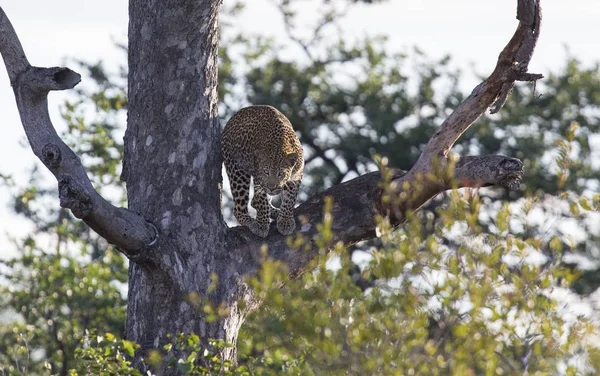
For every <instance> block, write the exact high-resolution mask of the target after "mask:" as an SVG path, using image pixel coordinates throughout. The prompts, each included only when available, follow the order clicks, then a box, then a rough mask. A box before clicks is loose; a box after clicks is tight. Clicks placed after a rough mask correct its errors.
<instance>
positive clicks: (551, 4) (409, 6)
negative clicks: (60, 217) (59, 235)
mask: <svg viewBox="0 0 600 376" xmlns="http://www.w3.org/2000/svg"><path fill="white" fill-rule="evenodd" d="M228 1H229V0H225V2H226V3H227V2H228ZM297 1H298V2H301V1H302V0H297ZM246 2H247V4H248V5H247V7H246V10H245V11H244V13H243V14H242V16H241V18H240V19H239V25H237V26H238V27H239V28H240V29H243V30H247V31H248V32H260V33H263V34H265V33H266V34H269V35H272V36H277V35H280V34H281V33H282V31H283V26H282V24H281V18H280V17H279V15H278V14H277V12H276V11H275V8H274V7H273V5H272V2H271V1H268V0H247V1H246ZM304 3H306V4H307V5H306V9H307V10H306V11H305V12H304V13H303V14H302V15H303V19H305V20H309V19H310V15H311V14H314V11H315V10H314V8H312V7H311V4H314V1H311V0H306V1H304ZM0 6H2V8H3V9H4V11H5V12H6V14H7V15H8V17H9V19H10V20H11V21H12V23H13V26H14V27H15V29H16V30H17V33H18V35H19V37H20V39H21V43H22V44H23V47H24V49H25V52H26V54H27V56H28V58H29V61H30V62H31V63H32V64H33V65H38V66H55V65H63V62H64V60H65V58H68V57H73V58H77V59H82V60H87V61H90V62H95V61H97V60H99V59H101V60H104V61H105V66H106V67H109V68H110V67H116V66H117V64H118V63H124V56H123V53H122V52H118V51H117V49H116V48H115V47H114V43H113V40H117V41H119V42H124V41H125V39H126V35H127V1H126V0H104V1H90V0H53V1H48V0H0ZM542 7H543V24H542V31H541V37H540V40H539V42H538V47H537V49H536V51H535V54H534V57H533V60H532V62H531V64H530V71H531V72H535V73H547V72H548V71H549V70H555V71H556V70H558V69H559V68H560V67H561V66H562V64H563V63H564V61H565V46H568V48H569V51H570V52H571V54H572V55H573V56H575V57H577V58H578V59H580V60H581V61H582V62H584V63H588V64H592V63H594V62H596V61H600V48H599V46H598V35H600V26H598V25H599V22H598V20H600V0H571V1H566V0H542ZM515 15H516V0H511V1H508V0H388V1H387V2H385V3H383V4H378V5H372V6H364V5H361V6H357V7H355V8H354V10H353V11H351V12H350V13H349V14H348V16H347V18H346V19H345V21H344V33H345V35H346V36H348V37H352V36H355V37H361V36H364V35H376V34H385V35H388V36H389V37H390V42H389V48H391V49H393V50H396V51H402V50H407V49H408V48H410V47H411V46H415V45H416V46H418V47H419V48H420V49H422V50H423V51H425V52H426V53H427V54H428V55H430V56H433V57H440V56H442V55H445V54H450V55H452V57H453V61H454V66H458V67H461V68H462V69H463V71H464V72H465V73H468V72H470V70H471V67H472V65H471V63H473V64H474V66H475V67H476V70H477V73H479V74H487V73H489V72H490V71H491V69H492V68H493V67H494V64H495V61H496V58H497V56H498V53H499V52H500V51H501V49H502V48H503V47H504V45H505V44H506V42H507V41H508V40H509V39H510V37H511V36H512V34H513V32H514V30H515V28H516V26H517V20H516V19H515ZM0 66H2V67H1V68H0V70H2V71H3V72H1V73H0V114H1V118H0V119H1V120H0V126H1V128H2V137H0V172H3V173H12V174H15V176H16V177H17V178H19V179H21V181H22V179H24V178H25V177H26V176H27V174H26V171H27V169H28V168H30V166H32V165H33V164H34V163H37V159H36V158H35V156H34V155H33V153H32V152H31V151H30V149H29V147H28V145H26V146H27V148H23V147H22V146H21V145H22V144H23V140H24V139H25V134H24V132H23V128H22V126H21V124H20V120H19V116H18V112H17V108H16V104H15V101H14V95H13V93H12V90H11V87H10V84H9V82H8V77H7V74H6V70H5V68H4V66H3V64H0ZM469 87H470V86H469ZM61 95H63V94H52V95H51V96H50V111H51V114H52V115H53V120H54V122H55V123H54V124H55V126H57V127H59V128H60V127H61V120H60V118H59V117H58V116H57V115H58V111H57V109H58V105H59V104H60V103H61ZM42 169H43V173H44V174H45V176H46V177H47V178H48V179H50V178H51V175H50V173H49V172H47V171H46V170H45V168H42ZM53 184H55V182H53ZM26 231H28V229H27V227H26V226H24V222H20V221H17V220H16V219H15V216H14V215H12V214H11V211H10V209H9V208H8V207H7V192H6V191H5V190H3V189H0V257H5V256H7V255H8V253H9V252H10V250H11V249H12V247H11V246H10V245H9V243H8V242H7V234H10V235H11V236H19V235H23V234H24V233H26Z"/></svg>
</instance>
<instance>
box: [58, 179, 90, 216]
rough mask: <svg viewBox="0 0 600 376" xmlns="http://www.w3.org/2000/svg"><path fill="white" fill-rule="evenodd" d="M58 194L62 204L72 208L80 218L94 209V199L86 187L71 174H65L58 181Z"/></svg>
mask: <svg viewBox="0 0 600 376" xmlns="http://www.w3.org/2000/svg"><path fill="white" fill-rule="evenodd" d="M58 196H59V199H60V206H61V207H63V208H68V209H71V212H72V213H73V215H74V216H75V217H77V218H79V219H82V218H85V217H87V216H88V215H89V214H90V213H91V211H92V207H93V206H92V199H91V197H90V196H89V194H88V193H87V192H86V191H85V189H84V188H83V187H82V186H81V185H79V183H77V182H76V181H75V180H74V179H73V178H71V177H70V176H64V177H62V178H61V179H59V181H58Z"/></svg>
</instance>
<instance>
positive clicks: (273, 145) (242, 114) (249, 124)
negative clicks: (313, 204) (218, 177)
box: [221, 106, 304, 238]
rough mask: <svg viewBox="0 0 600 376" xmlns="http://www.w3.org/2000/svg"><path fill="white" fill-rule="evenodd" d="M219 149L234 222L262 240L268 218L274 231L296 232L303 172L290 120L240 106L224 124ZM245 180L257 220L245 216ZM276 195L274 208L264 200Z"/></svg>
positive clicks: (269, 110) (259, 108)
mask: <svg viewBox="0 0 600 376" xmlns="http://www.w3.org/2000/svg"><path fill="white" fill-rule="evenodd" d="M221 150H222V153H223V159H224V161H225V170H226V171H227V176H228V177H229V184H230V186H231V194H232V196H233V202H234V207H233V214H234V215H235V218H236V219H237V220H238V222H239V223H240V224H241V225H242V226H247V227H248V228H249V229H250V231H252V232H253V233H254V234H256V235H258V236H260V237H263V238H264V237H266V236H267V235H268V233H269V222H270V219H271V218H273V219H276V220H277V230H279V232H280V233H281V234H283V235H290V234H291V233H292V232H293V231H294V229H295V228H296V222H295V219H294V216H293V209H294V205H295V203H296V197H297V196H298V188H299V187H300V182H301V180H302V174H303V171H304V155H303V152H302V145H301V144H300V141H299V140H298V137H297V136H296V132H294V129H293V128H292V124H291V123H290V121H289V120H288V119H287V118H286V117H285V116H284V115H283V114H282V113H281V112H279V111H278V110H277V109H275V108H274V107H271V106H250V107H246V108H243V109H241V110H240V111H238V112H237V113H235V114H234V115H233V116H232V117H231V119H229V121H228V122H227V125H225V129H223V135H222V139H221ZM250 178H252V179H253V183H254V197H253V198H252V204H251V205H252V207H253V208H254V209H256V219H254V218H252V217H251V216H250V214H249V213H248V201H249V198H250ZM278 194H280V195H281V207H280V208H279V209H277V208H274V207H273V206H271V203H270V201H269V196H274V195H278Z"/></svg>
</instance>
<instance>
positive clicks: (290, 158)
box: [285, 153, 298, 167]
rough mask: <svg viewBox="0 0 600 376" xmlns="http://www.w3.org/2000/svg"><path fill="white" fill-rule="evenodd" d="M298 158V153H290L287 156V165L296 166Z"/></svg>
mask: <svg viewBox="0 0 600 376" xmlns="http://www.w3.org/2000/svg"><path fill="white" fill-rule="evenodd" d="M297 160H298V153H288V154H287V155H286V156H285V165H286V166H287V167H294V165H295V164H296V161H297Z"/></svg>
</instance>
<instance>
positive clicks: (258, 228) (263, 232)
mask: <svg viewBox="0 0 600 376" xmlns="http://www.w3.org/2000/svg"><path fill="white" fill-rule="evenodd" d="M248 228H249V229H250V231H252V233H253V234H254V235H257V236H260V237H261V238H266V237H267V235H269V223H266V224H261V223H259V222H258V221H252V223H251V224H250V225H249V226H248Z"/></svg>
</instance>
